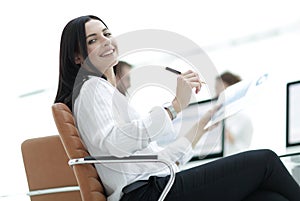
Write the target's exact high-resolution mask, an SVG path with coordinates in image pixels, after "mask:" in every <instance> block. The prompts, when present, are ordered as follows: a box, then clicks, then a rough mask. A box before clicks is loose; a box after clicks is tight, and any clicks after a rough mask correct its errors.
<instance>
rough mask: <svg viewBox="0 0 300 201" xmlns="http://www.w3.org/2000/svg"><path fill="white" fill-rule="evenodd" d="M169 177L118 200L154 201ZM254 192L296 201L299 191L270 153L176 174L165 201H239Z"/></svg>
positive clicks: (260, 152)
mask: <svg viewBox="0 0 300 201" xmlns="http://www.w3.org/2000/svg"><path fill="white" fill-rule="evenodd" d="M168 179H169V177H161V178H158V177H151V179H150V180H149V184H148V185H146V186H144V187H142V188H139V189H137V190H135V191H132V192H131V193H129V194H127V195H125V196H124V197H123V199H122V200H130V201H134V200H145V201H146V200H149V201H150V200H157V199H158V197H159V196H160V194H161V191H162V189H163V188H164V186H165V185H166V183H167V182H168ZM257 191H272V192H275V193H277V194H279V195H282V196H283V197H285V198H286V199H287V200H289V201H299V200H300V187H299V185H298V184H297V183H296V182H295V180H294V179H293V178H292V176H291V175H290V174H289V172H288V171H287V169H286V168H285V166H284V165H283V164H282V162H281V160H280V159H279V157H278V156H277V155H276V154H275V153H274V152H272V151H270V150H256V151H248V152H243V153H240V154H236V155H232V156H228V157H225V158H222V159H219V160H216V161H214V162H211V163H207V164H204V165H201V166H199V167H195V168H192V169H189V170H185V171H182V172H179V173H177V174H176V179H175V182H174V185H173V186H172V188H171V190H170V192H169V193H168V195H167V197H166V199H165V201H182V200H184V201H196V200H201V201H220V200H230V201H242V200H244V199H246V198H249V199H250V197H251V196H252V195H255V192H257Z"/></svg>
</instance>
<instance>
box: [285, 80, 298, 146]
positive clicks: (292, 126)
mask: <svg viewBox="0 0 300 201" xmlns="http://www.w3.org/2000/svg"><path fill="white" fill-rule="evenodd" d="M286 92H287V93H286V147H287V148H289V147H295V146H299V145H300V80H299V81H295V82H289V83H287V85H286ZM299 151H300V146H299Z"/></svg>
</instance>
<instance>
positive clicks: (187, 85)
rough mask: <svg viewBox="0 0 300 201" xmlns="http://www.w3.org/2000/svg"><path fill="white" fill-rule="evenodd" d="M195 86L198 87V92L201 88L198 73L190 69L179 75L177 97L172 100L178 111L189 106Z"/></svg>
mask: <svg viewBox="0 0 300 201" xmlns="http://www.w3.org/2000/svg"><path fill="white" fill-rule="evenodd" d="M193 88H195V89H196V90H195V93H196V94H197V93H198V92H199V91H200V89H201V81H200V78H199V75H198V73H195V72H193V71H191V70H188V71H187V72H184V73H182V74H181V75H179V76H178V77H177V88H176V97H175V99H174V100H173V102H172V104H173V106H174V109H175V110H176V112H177V113H179V112H180V111H181V110H183V109H184V108H186V107H187V106H188V104H189V102H190V99H191V95H192V89H193Z"/></svg>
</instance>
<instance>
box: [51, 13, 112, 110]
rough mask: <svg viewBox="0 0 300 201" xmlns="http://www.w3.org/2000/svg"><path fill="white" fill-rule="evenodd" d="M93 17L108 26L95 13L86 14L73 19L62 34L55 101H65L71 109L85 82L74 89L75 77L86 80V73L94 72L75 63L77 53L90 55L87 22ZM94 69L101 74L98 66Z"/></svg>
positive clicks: (85, 55) (85, 56)
mask: <svg viewBox="0 0 300 201" xmlns="http://www.w3.org/2000/svg"><path fill="white" fill-rule="evenodd" d="M91 19H95V20H99V21H101V22H102V23H103V24H104V25H105V26H106V24H105V23H104V22H103V21H102V20H101V19H100V18H98V17H96V16H93V15H86V16H81V17H78V18H75V19H73V20H71V21H70V22H69V23H68V24H67V25H66V26H65V28H64V30H63V32H62V35H61V41H60V53H59V81H58V90H57V94H56V98H55V101H54V102H55V103H57V102H62V103H65V104H66V105H67V106H68V107H69V108H70V109H71V110H72V105H73V103H72V99H74V93H75V96H77V95H78V93H79V90H80V88H81V86H82V84H83V83H82V82H83V81H82V82H79V86H76V90H75V91H74V87H75V86H74V84H75V79H82V80H84V78H83V76H84V75H86V74H93V73H89V72H88V71H86V70H84V69H83V68H80V65H78V64H76V63H75V56H76V54H80V55H82V56H83V58H87V56H88V52H87V44H86V36H85V23H86V22H88V21H90V20H91ZM106 27H107V26H106ZM89 66H91V65H89ZM79 69H80V72H82V73H81V74H82V75H81V76H79V77H78V72H79ZM92 69H93V70H94V71H96V72H95V74H97V75H99V76H101V75H100V73H99V71H97V70H96V68H92ZM76 77H77V78H76ZM76 83H77V81H76Z"/></svg>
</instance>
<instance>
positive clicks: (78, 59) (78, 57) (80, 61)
mask: <svg viewBox="0 0 300 201" xmlns="http://www.w3.org/2000/svg"><path fill="white" fill-rule="evenodd" d="M74 62H75V64H83V58H82V56H81V55H80V54H78V53H76V54H75V61H74Z"/></svg>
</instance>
